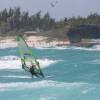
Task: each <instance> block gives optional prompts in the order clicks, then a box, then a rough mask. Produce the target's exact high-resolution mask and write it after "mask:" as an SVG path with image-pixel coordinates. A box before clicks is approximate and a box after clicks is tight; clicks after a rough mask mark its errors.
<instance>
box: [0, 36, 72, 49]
mask: <svg viewBox="0 0 100 100" xmlns="http://www.w3.org/2000/svg"><path fill="white" fill-rule="evenodd" d="M48 40H49V41H48ZM26 42H27V44H28V45H29V46H30V47H44V48H45V47H55V46H67V45H70V42H69V41H68V40H67V41H66V40H65V39H64V40H58V39H51V40H50V39H49V37H46V36H36V35H35V36H28V37H27V39H26ZM17 46H18V43H17V41H16V37H15V36H6V37H2V36H0V48H13V47H17Z"/></svg>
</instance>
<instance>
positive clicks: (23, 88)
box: [0, 46, 100, 100]
mask: <svg viewBox="0 0 100 100" xmlns="http://www.w3.org/2000/svg"><path fill="white" fill-rule="evenodd" d="M33 52H34V53H35V54H36V56H37V58H38V61H39V62H40V65H41V68H42V70H43V72H44V75H45V78H36V77H34V78H33V79H32V78H31V75H30V73H28V72H25V71H24V70H23V69H21V62H20V55H19V52H18V48H17V47H16V48H1V49H0V100H100V46H94V47H92V48H82V47H51V48H33Z"/></svg>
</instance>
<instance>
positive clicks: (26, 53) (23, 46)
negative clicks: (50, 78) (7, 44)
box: [17, 35, 44, 77]
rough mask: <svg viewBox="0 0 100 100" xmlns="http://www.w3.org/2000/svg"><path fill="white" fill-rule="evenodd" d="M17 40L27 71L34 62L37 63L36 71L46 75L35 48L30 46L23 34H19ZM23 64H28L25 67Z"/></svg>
mask: <svg viewBox="0 0 100 100" xmlns="http://www.w3.org/2000/svg"><path fill="white" fill-rule="evenodd" d="M17 41H18V47H19V53H20V57H21V63H22V68H23V69H24V70H26V71H29V69H30V66H31V65H32V64H35V66H36V67H35V71H36V73H37V74H39V75H41V76H42V77H44V74H43V72H42V70H41V68H40V65H39V62H38V61H37V59H36V56H35V54H34V53H33V50H32V49H31V48H30V47H29V46H28V44H27V43H26V41H25V39H24V38H23V36H22V35H18V36H17ZM23 64H25V65H26V66H24V67H23Z"/></svg>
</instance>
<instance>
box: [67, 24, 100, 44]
mask: <svg viewBox="0 0 100 100" xmlns="http://www.w3.org/2000/svg"><path fill="white" fill-rule="evenodd" d="M67 36H68V38H69V40H70V42H71V43H76V42H81V40H82V39H99V38H100V27H98V26H96V25H80V26H79V27H77V28H71V29H70V30H69V31H68V32H67Z"/></svg>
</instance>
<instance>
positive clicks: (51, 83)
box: [0, 80, 88, 90]
mask: <svg viewBox="0 0 100 100" xmlns="http://www.w3.org/2000/svg"><path fill="white" fill-rule="evenodd" d="M86 85H88V83H80V82H79V83H77V82H76V83H64V82H57V81H51V80H43V81H38V82H31V83H30V82H15V83H0V90H7V89H26V88H44V87H59V88H66V89H71V88H72V89H73V88H80V87H83V86H86Z"/></svg>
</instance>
